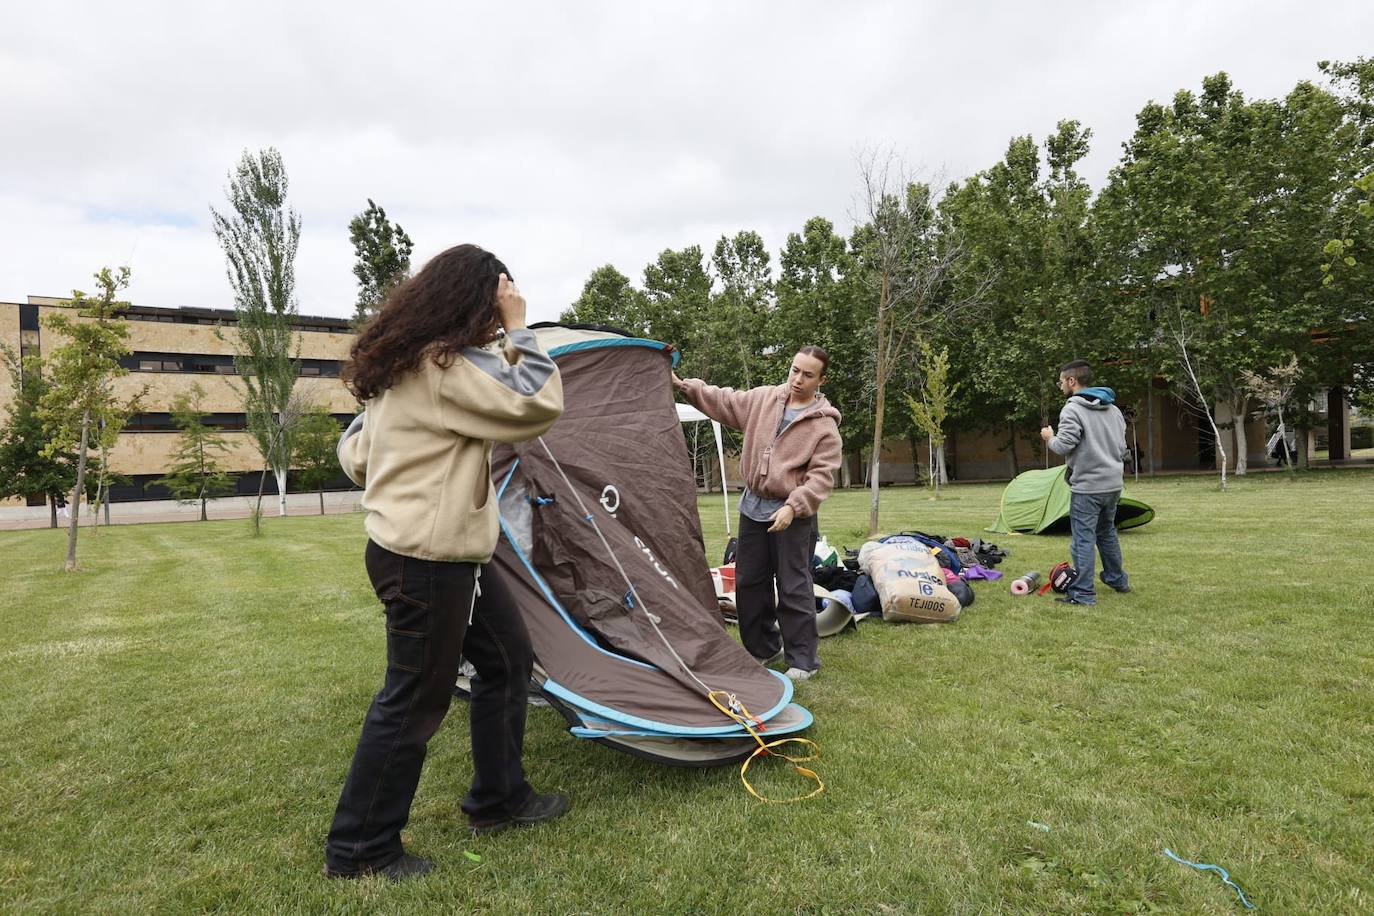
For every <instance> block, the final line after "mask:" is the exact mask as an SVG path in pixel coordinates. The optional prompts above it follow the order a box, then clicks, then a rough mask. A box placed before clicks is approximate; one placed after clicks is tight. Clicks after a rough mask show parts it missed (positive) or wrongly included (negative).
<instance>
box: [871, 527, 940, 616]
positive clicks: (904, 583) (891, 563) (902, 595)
mask: <svg viewBox="0 0 1374 916" xmlns="http://www.w3.org/2000/svg"><path fill="white" fill-rule="evenodd" d="M859 553H860V563H861V565H862V566H863V567H864V568H865V569H867V570H868V574H869V576H870V577H872V579H873V586H874V587H875V588H876V589H877V590H878V598H879V599H880V600H881V601H882V605H883V619H884V620H893V621H898V622H911V623H950V622H951V621H955V620H958V619H959V611H960V607H959V599H958V598H956V597H954V593H953V592H951V591H950V590H949V589H948V588H947V587H946V586H945V577H944V573H942V572H941V571H940V564H939V563H938V562H937V561H936V559H935V557H933V556H931V554H930V551H929V548H927V547H925V546H924V545H922V544H913V543H896V544H877V543H874V542H872V541H870V542H869V543H867V544H865V545H864V546H863V549H862V550H860V552H859Z"/></svg>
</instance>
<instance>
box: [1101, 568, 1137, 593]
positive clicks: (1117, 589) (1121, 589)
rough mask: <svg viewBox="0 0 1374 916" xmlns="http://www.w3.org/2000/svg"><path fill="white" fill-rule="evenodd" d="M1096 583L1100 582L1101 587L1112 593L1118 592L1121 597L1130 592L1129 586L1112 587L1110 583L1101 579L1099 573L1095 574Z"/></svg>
mask: <svg viewBox="0 0 1374 916" xmlns="http://www.w3.org/2000/svg"><path fill="white" fill-rule="evenodd" d="M1097 581H1099V582H1101V583H1102V584H1103V585H1105V586H1107V588H1109V589H1111V590H1112V591H1114V592H1120V593H1121V594H1123V595H1125V594H1128V593H1129V592H1130V590H1131V587H1130V586H1129V585H1121V586H1116V585H1112V583H1110V582H1108V581H1107V580H1106V579H1104V578H1102V574H1101V573H1098V574H1097Z"/></svg>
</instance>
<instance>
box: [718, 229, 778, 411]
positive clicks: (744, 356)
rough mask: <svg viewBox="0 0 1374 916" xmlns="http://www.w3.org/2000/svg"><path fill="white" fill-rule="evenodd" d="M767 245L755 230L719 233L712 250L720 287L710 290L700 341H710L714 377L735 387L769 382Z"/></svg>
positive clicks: (769, 275)
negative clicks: (767, 367)
mask: <svg viewBox="0 0 1374 916" xmlns="http://www.w3.org/2000/svg"><path fill="white" fill-rule="evenodd" d="M768 260H769V258H768V249H767V248H765V247H764V244H763V238H762V236H760V235H759V234H758V233H757V232H749V231H745V232H739V233H737V234H736V235H735V236H734V237H733V238H727V237H726V236H721V237H720V239H719V240H717V242H716V248H715V251H714V252H713V253H712V255H711V266H712V267H713V268H714V271H715V279H716V281H717V282H718V283H719V287H720V288H719V291H718V292H715V293H713V294H712V296H711V299H710V303H709V308H708V315H707V320H706V322H705V326H704V328H703V331H704V334H703V335H702V339H701V341H700V345H701V346H707V347H711V348H712V349H713V350H714V351H715V354H716V358H717V362H716V365H715V368H714V372H713V373H712V379H711V381H712V383H713V384H716V385H727V386H729V387H731V388H753V387H755V386H756V385H761V384H766V381H767V369H766V365H765V357H764V355H763V351H764V348H765V346H766V345H767V341H766V338H765V330H766V328H767V323H768V312H769V307H770V305H771V302H772V297H773V280H772V275H771V271H770V269H769V265H768Z"/></svg>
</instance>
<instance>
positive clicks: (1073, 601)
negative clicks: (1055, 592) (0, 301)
mask: <svg viewBox="0 0 1374 916" xmlns="http://www.w3.org/2000/svg"><path fill="white" fill-rule="evenodd" d="M1054 600H1055V601H1057V602H1058V603H1060V604H1077V605H1081V606H1083V607H1092V606H1093V605H1094V604H1095V603H1096V602H1094V601H1079V600H1078V599H1077V598H1070V597H1069V596H1068V595H1065V596H1064V597H1062V598H1056V599H1054Z"/></svg>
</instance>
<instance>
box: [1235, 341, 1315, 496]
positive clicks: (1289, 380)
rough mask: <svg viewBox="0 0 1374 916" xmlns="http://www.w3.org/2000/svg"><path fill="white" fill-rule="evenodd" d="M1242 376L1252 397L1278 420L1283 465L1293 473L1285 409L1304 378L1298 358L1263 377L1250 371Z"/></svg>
mask: <svg viewBox="0 0 1374 916" xmlns="http://www.w3.org/2000/svg"><path fill="white" fill-rule="evenodd" d="M1242 375H1243V377H1244V379H1245V387H1246V388H1248V389H1250V393H1251V395H1253V396H1254V398H1255V400H1257V401H1259V402H1260V403H1261V404H1263V405H1264V406H1265V408H1266V409H1267V410H1268V411H1269V412H1270V413H1272V414H1274V416H1275V418H1276V419H1277V420H1278V423H1279V427H1278V429H1279V444H1280V445H1282V446H1283V463H1284V466H1285V467H1287V468H1288V469H1289V470H1290V471H1291V470H1292V469H1293V456H1292V455H1290V454H1289V453H1288V435H1287V426H1286V425H1285V424H1284V422H1283V408H1284V407H1286V406H1287V405H1288V403H1289V402H1290V401H1291V400H1292V399H1293V391H1294V389H1296V388H1297V386H1298V380H1299V379H1300V378H1302V368H1301V367H1300V366H1299V365H1298V357H1297V356H1296V355H1295V356H1294V357H1293V358H1292V359H1291V360H1289V361H1288V362H1287V363H1285V364H1284V365H1282V366H1272V367H1271V368H1270V369H1269V371H1268V372H1266V373H1265V374H1263V375H1260V374H1259V373H1258V372H1251V371H1250V370H1248V369H1247V370H1245V372H1243V373H1242Z"/></svg>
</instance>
